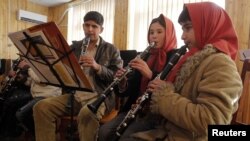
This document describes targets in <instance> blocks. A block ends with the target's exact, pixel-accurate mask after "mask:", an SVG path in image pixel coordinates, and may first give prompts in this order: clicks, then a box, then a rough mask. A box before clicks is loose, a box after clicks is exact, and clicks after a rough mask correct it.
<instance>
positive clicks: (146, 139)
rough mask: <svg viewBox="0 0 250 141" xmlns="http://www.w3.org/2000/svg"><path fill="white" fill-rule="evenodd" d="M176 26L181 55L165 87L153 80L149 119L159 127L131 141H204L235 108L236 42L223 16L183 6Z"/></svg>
mask: <svg viewBox="0 0 250 141" xmlns="http://www.w3.org/2000/svg"><path fill="white" fill-rule="evenodd" d="M178 22H179V23H180V24H181V26H182V30H183V33H182V36H181V38H182V39H183V40H184V43H185V44H186V45H187V46H188V48H189V52H188V53H186V54H185V55H184V56H183V57H182V58H181V59H180V61H179V62H178V63H177V64H176V65H175V67H174V68H173V70H172V71H171V72H170V73H169V75H168V77H167V79H166V80H167V81H162V80H159V79H157V80H153V81H152V82H150V83H149V85H148V89H147V90H148V91H151V92H152V96H151V101H150V103H151V104H150V111H151V113H154V114H157V115H158V116H159V117H160V118H161V119H162V121H161V122H162V124H161V125H160V126H154V127H153V128H152V129H151V130H148V131H145V132H139V133H136V134H134V135H133V136H134V138H135V140H138V141H139V140H140V141H142V140H143V141H152V140H157V139H159V140H165V141H166V140H167V141H190V140H195V141H205V140H207V139H208V125H228V124H230V123H231V120H232V117H233V114H234V113H235V112H236V110H237V108H238V100H239V98H240V96H241V92H242V81H241V78H240V75H239V73H238V71H237V67H236V64H235V62H234V61H235V58H236V55H237V51H238V48H239V47H238V38H237V35H236V33H235V30H234V27H233V25H232V22H231V19H230V18H229V16H228V14H227V13H226V12H225V10H223V9H222V8H221V7H219V6H217V5H216V4H214V3H211V2H200V3H189V4H184V8H183V11H182V12H181V14H180V16H179V19H178Z"/></svg>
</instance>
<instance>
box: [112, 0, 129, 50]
mask: <svg viewBox="0 0 250 141" xmlns="http://www.w3.org/2000/svg"><path fill="white" fill-rule="evenodd" d="M127 23H128V0H116V1H115V25H114V37H113V38H114V45H115V46H116V47H117V48H119V49H120V50H126V49H127V31H128V29H127Z"/></svg>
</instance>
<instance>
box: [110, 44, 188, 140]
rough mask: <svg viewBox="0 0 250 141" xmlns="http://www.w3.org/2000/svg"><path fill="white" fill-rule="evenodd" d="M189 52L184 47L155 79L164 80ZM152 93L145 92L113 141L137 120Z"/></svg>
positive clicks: (121, 124)
mask: <svg viewBox="0 0 250 141" xmlns="http://www.w3.org/2000/svg"><path fill="white" fill-rule="evenodd" d="M186 51H187V46H186V45H184V46H182V47H181V48H180V49H179V50H178V51H177V52H176V53H175V54H174V55H173V56H172V57H171V58H170V60H169V62H168V63H167V65H166V66H165V68H164V69H163V71H162V72H161V73H160V74H158V75H157V76H156V78H155V79H158V78H159V79H161V80H164V79H165V78H166V77H167V75H168V74H169V72H170V71H171V70H172V68H173V67H174V65H175V64H176V63H177V62H178V61H179V59H180V57H181V56H182V55H184V54H185V53H186ZM150 96H151V93H150V92H145V93H144V94H143V95H142V96H141V97H140V98H139V99H138V100H137V103H136V104H135V105H134V106H133V107H132V108H131V109H130V110H129V111H128V113H127V115H126V116H125V118H124V120H123V121H122V122H121V123H120V124H119V126H118V127H117V128H116V135H115V137H114V138H113V141H117V140H118V139H119V138H120V136H121V135H122V134H123V132H124V131H125V130H126V129H127V127H128V125H129V124H130V123H131V122H132V121H133V120H134V119H135V117H136V115H137V114H138V112H139V111H140V110H141V109H142V108H143V107H144V106H145V103H146V102H147V101H148V100H149V99H150Z"/></svg>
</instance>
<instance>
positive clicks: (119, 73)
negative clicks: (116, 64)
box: [115, 68, 127, 91]
mask: <svg viewBox="0 0 250 141" xmlns="http://www.w3.org/2000/svg"><path fill="white" fill-rule="evenodd" d="M126 71H127V70H126V69H124V68H120V69H118V70H117V71H116V73H115V77H116V78H121V77H122V76H123V75H124V73H125V72H126ZM126 84H127V77H126V76H125V77H124V78H123V79H122V80H121V81H120V82H119V84H118V86H119V89H120V90H121V91H123V90H124V89H125V87H126Z"/></svg>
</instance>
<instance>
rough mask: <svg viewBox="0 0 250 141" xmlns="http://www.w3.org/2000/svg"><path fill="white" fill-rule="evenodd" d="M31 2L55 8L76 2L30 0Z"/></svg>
mask: <svg viewBox="0 0 250 141" xmlns="http://www.w3.org/2000/svg"><path fill="white" fill-rule="evenodd" d="M29 1H30V2H33V3H36V4H39V5H43V6H46V7H53V6H57V5H60V4H63V3H67V2H71V1H74V0H29Z"/></svg>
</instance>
